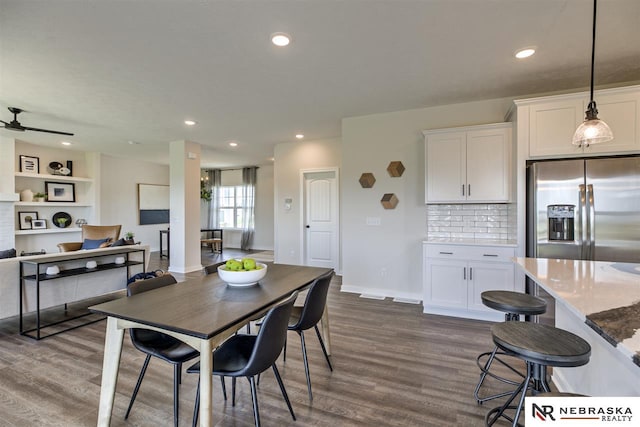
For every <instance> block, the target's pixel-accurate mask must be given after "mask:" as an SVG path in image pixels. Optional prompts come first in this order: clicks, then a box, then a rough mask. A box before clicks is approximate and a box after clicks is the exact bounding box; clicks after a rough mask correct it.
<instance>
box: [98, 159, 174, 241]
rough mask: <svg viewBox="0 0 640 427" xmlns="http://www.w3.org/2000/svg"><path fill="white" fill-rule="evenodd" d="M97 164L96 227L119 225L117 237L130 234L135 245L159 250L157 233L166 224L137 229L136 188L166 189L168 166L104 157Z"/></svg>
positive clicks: (139, 226) (141, 226) (144, 226)
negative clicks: (98, 217) (97, 196)
mask: <svg viewBox="0 0 640 427" xmlns="http://www.w3.org/2000/svg"><path fill="white" fill-rule="evenodd" d="M100 163H101V167H100V169H101V176H100V194H101V203H100V206H101V209H100V223H101V224H102V225H111V224H122V231H121V233H120V234H121V237H122V236H124V233H126V232H128V231H132V232H133V233H134V234H135V240H136V242H138V241H139V242H142V243H144V244H148V245H150V246H151V251H157V250H159V249H160V246H159V245H160V238H159V234H160V233H159V231H160V230H165V229H166V228H167V227H168V226H169V224H153V225H138V184H163V185H169V166H168V165H159V164H156V163H150V162H142V161H140V160H132V159H127V158H123V157H111V156H107V155H102V156H101V160H100Z"/></svg>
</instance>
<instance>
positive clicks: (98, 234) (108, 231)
mask: <svg viewBox="0 0 640 427" xmlns="http://www.w3.org/2000/svg"><path fill="white" fill-rule="evenodd" d="M121 228H122V225H88V224H85V225H83V226H82V240H83V241H84V239H91V240H98V239H107V238H109V239H111V242H112V243H113V242H115V241H116V240H118V238H119V237H120V229H121Z"/></svg>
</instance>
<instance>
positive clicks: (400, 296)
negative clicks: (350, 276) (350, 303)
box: [340, 283, 422, 304]
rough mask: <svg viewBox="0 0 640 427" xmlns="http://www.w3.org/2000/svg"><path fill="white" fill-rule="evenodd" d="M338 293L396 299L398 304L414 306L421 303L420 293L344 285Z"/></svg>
mask: <svg viewBox="0 0 640 427" xmlns="http://www.w3.org/2000/svg"><path fill="white" fill-rule="evenodd" d="M340 291H341V292H349V293H352V294H361V295H366V296H369V297H375V298H376V299H382V298H394V299H397V300H398V302H409V301H411V302H410V303H412V304H416V303H419V302H420V301H422V293H417V292H398V291H395V290H393V289H375V288H365V287H363V286H349V285H345V284H344V283H343V284H342V287H341V288H340ZM405 300H406V301H405ZM416 301H417V302H416Z"/></svg>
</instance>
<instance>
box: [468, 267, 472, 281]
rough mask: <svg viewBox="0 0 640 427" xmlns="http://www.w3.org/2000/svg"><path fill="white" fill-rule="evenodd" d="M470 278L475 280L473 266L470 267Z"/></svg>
mask: <svg viewBox="0 0 640 427" xmlns="http://www.w3.org/2000/svg"><path fill="white" fill-rule="evenodd" d="M469 280H473V267H469Z"/></svg>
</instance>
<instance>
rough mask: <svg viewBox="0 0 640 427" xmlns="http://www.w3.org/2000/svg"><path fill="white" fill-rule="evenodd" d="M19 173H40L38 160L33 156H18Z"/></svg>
mask: <svg viewBox="0 0 640 427" xmlns="http://www.w3.org/2000/svg"><path fill="white" fill-rule="evenodd" d="M20 172H23V173H32V174H34V175H37V174H39V173H40V158H39V157H34V156H25V155H23V154H21V155H20Z"/></svg>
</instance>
